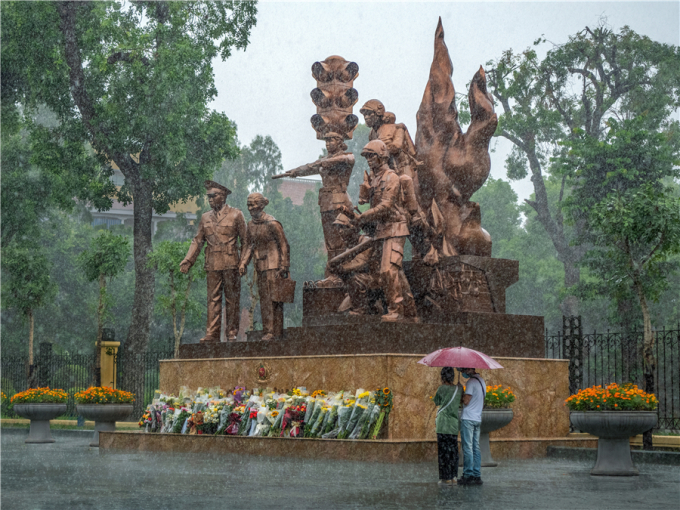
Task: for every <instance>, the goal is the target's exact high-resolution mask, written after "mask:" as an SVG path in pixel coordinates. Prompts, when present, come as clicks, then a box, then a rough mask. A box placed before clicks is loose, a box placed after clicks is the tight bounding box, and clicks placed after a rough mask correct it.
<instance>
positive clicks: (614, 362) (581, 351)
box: [545, 317, 680, 430]
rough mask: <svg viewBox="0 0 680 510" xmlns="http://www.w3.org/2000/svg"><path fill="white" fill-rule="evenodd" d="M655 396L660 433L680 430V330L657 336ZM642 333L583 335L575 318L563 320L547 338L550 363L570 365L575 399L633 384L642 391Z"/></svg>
mask: <svg viewBox="0 0 680 510" xmlns="http://www.w3.org/2000/svg"><path fill="white" fill-rule="evenodd" d="M654 336H655V343H654V348H653V352H654V357H655V359H656V367H655V370H654V380H655V391H654V393H655V394H656V396H657V398H658V400H659V408H658V411H659V425H658V428H659V429H666V430H680V369H679V367H680V324H679V325H678V326H677V327H676V328H675V329H666V328H661V329H658V330H656V331H655V332H654ZM643 343H644V332H643V331H639V330H631V331H624V332H611V331H606V332H601V333H598V332H593V333H587V334H583V333H582V331H581V327H580V320H579V318H577V317H565V320H564V324H563V331H562V332H558V333H556V334H554V335H549V334H548V332H546V336H545V356H546V358H558V359H568V360H569V361H570V363H569V383H570V384H569V386H570V391H571V393H572V394H573V393H576V392H577V391H578V390H579V389H583V388H588V387H590V386H595V385H601V386H606V385H607V384H610V383H613V382H615V383H619V384H622V383H627V382H630V383H633V384H637V385H638V387H640V388H644V375H643V369H644V361H643V356H642V347H643Z"/></svg>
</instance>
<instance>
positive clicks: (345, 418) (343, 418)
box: [322, 398, 356, 439]
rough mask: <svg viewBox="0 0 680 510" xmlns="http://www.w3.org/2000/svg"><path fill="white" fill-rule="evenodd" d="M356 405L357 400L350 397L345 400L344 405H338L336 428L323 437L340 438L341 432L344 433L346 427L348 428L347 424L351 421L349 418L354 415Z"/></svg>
mask: <svg viewBox="0 0 680 510" xmlns="http://www.w3.org/2000/svg"><path fill="white" fill-rule="evenodd" d="M355 406H356V400H354V399H353V398H348V399H345V400H344V401H343V404H342V406H340V407H338V424H337V426H336V427H335V429H333V430H331V431H330V432H328V433H327V434H324V435H323V436H322V437H323V438H324V439H330V438H336V437H337V438H339V439H340V434H343V433H344V431H345V428H347V424H348V423H349V419H350V418H351V416H352V412H353V411H354V407H355Z"/></svg>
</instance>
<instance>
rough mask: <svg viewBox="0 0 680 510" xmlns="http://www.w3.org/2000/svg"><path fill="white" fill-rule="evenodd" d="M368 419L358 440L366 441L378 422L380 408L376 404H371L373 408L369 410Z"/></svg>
mask: <svg viewBox="0 0 680 510" xmlns="http://www.w3.org/2000/svg"><path fill="white" fill-rule="evenodd" d="M367 412H368V419H367V420H366V421H365V422H364V425H363V427H361V432H360V433H359V437H358V439H366V438H368V435H369V434H370V432H371V429H372V428H373V426H374V425H375V422H376V421H378V416H380V406H379V405H378V404H376V403H375V401H374V402H372V403H371V407H370V408H369V409H368V410H367Z"/></svg>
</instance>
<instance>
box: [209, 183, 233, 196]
mask: <svg viewBox="0 0 680 510" xmlns="http://www.w3.org/2000/svg"><path fill="white" fill-rule="evenodd" d="M203 186H205V189H207V190H211V189H214V188H217V189H219V190H222V191H224V193H226V194H227V195H231V190H230V189H229V188H227V187H226V186H222V185H221V184H220V183H217V182H215V181H205V182H204V183H203Z"/></svg>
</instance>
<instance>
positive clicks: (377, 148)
mask: <svg viewBox="0 0 680 510" xmlns="http://www.w3.org/2000/svg"><path fill="white" fill-rule="evenodd" d="M366 154H377V155H378V156H379V157H381V158H383V159H387V158H389V157H390V153H389V151H388V150H387V146H386V145H385V144H384V143H383V141H382V140H378V139H376V140H371V141H370V142H368V143H367V144H366V145H365V146H364V148H363V149H361V155H362V156H364V157H365V156H366Z"/></svg>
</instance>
